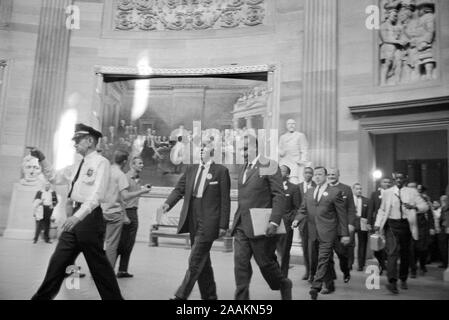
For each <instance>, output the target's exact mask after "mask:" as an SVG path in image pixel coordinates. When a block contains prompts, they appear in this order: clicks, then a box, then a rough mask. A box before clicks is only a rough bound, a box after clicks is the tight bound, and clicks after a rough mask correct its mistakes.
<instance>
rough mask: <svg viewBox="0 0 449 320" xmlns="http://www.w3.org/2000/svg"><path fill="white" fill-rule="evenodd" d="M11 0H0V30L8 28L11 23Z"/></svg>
mask: <svg viewBox="0 0 449 320" xmlns="http://www.w3.org/2000/svg"><path fill="white" fill-rule="evenodd" d="M12 6H13V0H0V29H3V28H6V27H8V25H9V23H10V22H11V15H12Z"/></svg>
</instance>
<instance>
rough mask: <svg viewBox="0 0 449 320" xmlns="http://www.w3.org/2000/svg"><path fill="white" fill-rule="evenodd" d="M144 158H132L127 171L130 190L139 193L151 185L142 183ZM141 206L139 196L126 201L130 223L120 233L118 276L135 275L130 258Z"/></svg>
mask: <svg viewBox="0 0 449 320" xmlns="http://www.w3.org/2000/svg"><path fill="white" fill-rule="evenodd" d="M143 167H144V165H143V160H142V158H141V157H138V156H135V157H134V158H133V159H132V160H131V164H130V170H129V171H128V173H126V178H127V179H128V184H129V192H130V193H131V194H134V193H136V192H137V194H139V195H143V194H145V193H148V192H149V190H150V188H151V187H150V186H149V185H146V186H144V187H142V185H141V183H140V173H141V172H142V170H143ZM138 206H139V197H138V196H136V197H133V198H130V199H128V200H127V201H125V207H126V215H127V217H128V219H129V223H128V224H124V225H123V228H122V232H121V235H120V241H119V245H118V249H117V256H118V257H120V263H119V268H118V273H117V278H132V277H133V275H132V274H130V273H128V266H129V258H130V257H131V252H132V250H133V247H134V243H135V242H136V235H137V228H138V227H139V220H138V216H137V209H138Z"/></svg>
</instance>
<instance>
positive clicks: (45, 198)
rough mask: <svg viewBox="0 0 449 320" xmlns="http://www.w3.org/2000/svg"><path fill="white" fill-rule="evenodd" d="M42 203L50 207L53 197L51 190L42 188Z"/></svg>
mask: <svg viewBox="0 0 449 320" xmlns="http://www.w3.org/2000/svg"><path fill="white" fill-rule="evenodd" d="M41 199H42V205H44V206H47V207H51V206H52V205H53V197H52V190H48V191H45V190H42V196H41Z"/></svg>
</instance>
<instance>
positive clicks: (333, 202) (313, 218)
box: [296, 185, 349, 242]
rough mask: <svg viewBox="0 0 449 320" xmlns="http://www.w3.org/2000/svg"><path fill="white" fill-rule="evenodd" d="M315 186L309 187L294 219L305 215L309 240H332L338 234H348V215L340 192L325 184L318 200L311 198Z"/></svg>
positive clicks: (299, 218)
mask: <svg viewBox="0 0 449 320" xmlns="http://www.w3.org/2000/svg"><path fill="white" fill-rule="evenodd" d="M315 189H316V187H315V188H313V189H309V191H308V192H307V193H306V195H305V198H304V200H303V202H302V204H301V208H300V210H299V213H298V215H297V217H296V220H301V219H302V218H303V216H304V215H305V216H307V224H308V225H307V227H308V231H309V240H311V241H314V240H316V239H318V237H319V239H320V240H321V241H324V242H334V241H335V240H336V239H337V237H338V236H349V230H348V215H347V213H346V209H345V200H344V198H343V194H342V192H341V191H340V190H339V189H338V188H335V187H331V186H330V185H328V186H327V188H326V190H325V191H324V192H323V195H322V196H321V199H320V201H318V203H317V201H316V200H315V199H314V198H313V193H314V191H315Z"/></svg>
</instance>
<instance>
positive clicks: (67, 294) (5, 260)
mask: <svg viewBox="0 0 449 320" xmlns="http://www.w3.org/2000/svg"><path fill="white" fill-rule="evenodd" d="M170 241H171V240H166V242H165V243H164V244H163V246H161V247H157V248H153V247H148V245H147V244H146V243H137V244H136V247H135V249H134V252H133V256H132V258H131V266H130V272H131V273H133V274H134V278H131V279H119V285H120V287H121V290H122V293H123V296H124V297H125V299H133V300H134V299H139V300H140V299H142V300H148V299H149V300H152V299H159V300H166V299H169V298H170V297H172V295H173V293H174V291H175V290H176V288H177V286H178V285H179V283H180V282H181V280H182V278H183V276H184V272H185V268H186V265H187V259H188V255H189V251H188V250H185V249H184V248H183V247H182V242H181V243H179V242H170ZM173 241H176V240H173ZM178 244H179V245H178ZM54 247H55V244H46V243H44V242H38V243H37V244H33V243H32V242H31V241H24V240H9V239H4V238H2V237H0V299H29V298H30V297H31V296H32V295H33V293H34V292H35V291H36V290H37V288H38V286H39V285H40V283H41V281H42V279H43V276H44V273H45V270H46V266H47V263H48V260H49V257H50V255H51V254H52V252H53V250H54ZM77 263H78V264H79V265H80V266H81V267H82V269H83V271H84V272H86V273H87V276H86V277H85V278H84V279H81V280H80V287H79V289H77V290H69V289H67V288H66V286H65V285H63V287H62V288H61V291H60V293H59V295H58V296H57V299H64V300H65V299H69V300H77V299H99V295H98V293H97V290H96V288H95V284H94V282H93V280H92V277H91V276H90V273H89V272H88V269H87V266H86V262H85V260H84V258H83V257H82V256H80V257H79V258H78V260H77ZM369 263H374V262H369ZM212 264H213V267H214V272H215V277H216V282H217V289H218V296H219V298H220V299H232V298H233V292H234V289H235V284H234V274H233V265H234V264H233V254H232V253H223V252H220V251H219V250H218V247H217V248H216V249H214V250H213V252H212ZM428 268H429V273H428V274H427V275H426V276H424V277H418V278H417V279H410V280H409V289H408V290H406V291H404V290H402V291H401V292H400V294H399V295H397V296H393V295H392V294H390V293H388V292H387V291H386V290H385V288H384V285H385V283H386V280H385V277H381V280H380V285H381V286H380V289H379V290H376V289H373V290H368V289H367V288H366V284H365V282H366V279H367V277H368V274H365V273H363V272H357V271H354V272H353V273H352V279H351V281H350V282H349V283H348V284H344V283H343V281H342V279H341V274H340V273H339V274H338V275H339V279H338V280H337V282H336V285H337V291H336V292H335V293H334V294H332V295H326V296H323V295H320V296H319V299H323V300H338V299H344V300H349V299H364V300H373V299H379V300H380V299H382V300H387V299H388V300H390V299H449V283H443V281H442V270H441V269H438V268H437V267H436V266H435V265H430V266H429V267H428ZM253 269H254V275H253V279H252V283H251V298H252V299H264V300H265V299H266V300H276V299H279V292H274V291H271V290H270V289H269V288H268V286H267V284H266V283H265V281H264V280H263V278H262V276H261V274H260V271H259V270H258V268H257V266H256V265H255V264H254V268H253ZM303 272H304V268H303V266H302V265H297V264H295V265H293V267H292V268H291V269H290V278H291V279H292V281H293V298H294V299H297V300H301V299H308V298H309V297H308V290H309V286H308V283H307V282H305V281H302V280H301V277H302V275H303ZM199 297H200V296H199V291H198V288H197V287H195V288H194V291H193V293H192V295H191V299H199Z"/></svg>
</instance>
